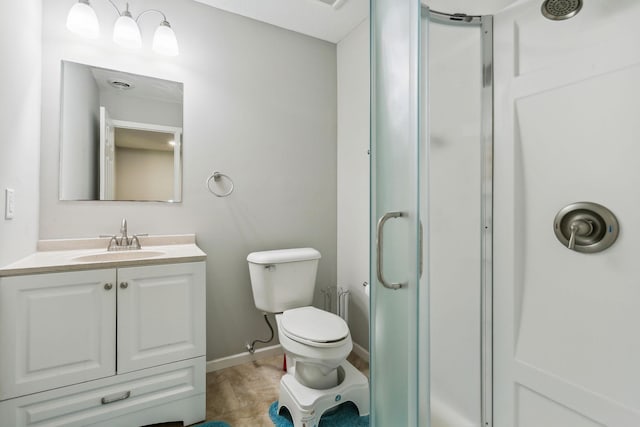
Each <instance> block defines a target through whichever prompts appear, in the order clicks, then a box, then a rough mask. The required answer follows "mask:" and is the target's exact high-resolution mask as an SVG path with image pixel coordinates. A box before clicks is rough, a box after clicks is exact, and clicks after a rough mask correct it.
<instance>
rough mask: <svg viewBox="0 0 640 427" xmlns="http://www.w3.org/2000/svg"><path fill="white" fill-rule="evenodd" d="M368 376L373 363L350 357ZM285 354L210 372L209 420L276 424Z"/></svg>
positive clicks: (242, 426)
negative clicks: (273, 409) (272, 414)
mask: <svg viewBox="0 0 640 427" xmlns="http://www.w3.org/2000/svg"><path fill="white" fill-rule="evenodd" d="M348 360H349V361H350V362H351V364H352V365H353V366H355V367H356V368H357V369H359V370H360V371H361V372H362V373H364V374H365V375H366V376H367V377H368V376H369V362H368V361H366V360H363V359H361V358H360V357H358V356H356V355H355V354H353V353H352V354H351V355H350V356H349V358H348ZM282 375H283V372H282V356H281V355H280V356H275V357H270V358H267V359H262V360H257V361H254V362H249V363H245V364H243V365H238V366H233V367H231V368H226V369H222V370H220V371H215V372H210V373H208V374H207V420H208V421H213V420H217V421H226V422H227V423H229V424H230V425H231V426H232V427H273V423H272V422H271V419H270V418H269V406H270V405H271V404H272V403H273V402H274V401H276V400H278V386H279V382H280V377H282Z"/></svg>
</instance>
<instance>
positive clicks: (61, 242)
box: [0, 234, 207, 277]
mask: <svg viewBox="0 0 640 427" xmlns="http://www.w3.org/2000/svg"><path fill="white" fill-rule="evenodd" d="M108 244H109V238H87V239H56V240H40V241H39V242H38V249H37V252H35V253H33V254H31V255H29V256H26V257H24V258H22V259H20V260H18V261H16V262H13V263H11V264H9V265H6V266H4V267H1V268H0V277H3V276H19V275H25V274H42V273H54V272H61V271H78V270H95V269H100V268H114V267H133V266H141V265H156V264H169V263H182V262H196V261H204V260H205V259H206V257H207V255H206V254H205V253H204V252H202V250H201V249H200V248H199V247H198V246H196V238H195V235H194V234H183V235H172V236H147V237H140V244H141V246H142V249H139V250H135V249H134V250H125V251H113V252H107V250H106V248H107V246H108ZM136 251H139V252H141V253H145V252H147V253H151V252H155V253H154V254H153V256H151V257H142V258H134V259H109V260H97V261H96V260H91V261H86V260H85V261H80V260H77V258H79V257H85V258H87V257H89V258H91V257H92V256H98V257H99V256H100V255H101V254H108V255H115V256H116V257H117V254H125V255H124V256H126V253H131V254H133V253H135V252H136ZM158 253H161V254H159V255H158Z"/></svg>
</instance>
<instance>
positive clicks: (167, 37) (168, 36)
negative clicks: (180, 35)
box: [151, 21, 179, 56]
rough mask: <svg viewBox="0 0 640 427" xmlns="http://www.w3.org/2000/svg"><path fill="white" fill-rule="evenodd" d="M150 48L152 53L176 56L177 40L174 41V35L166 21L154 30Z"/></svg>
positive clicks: (177, 51)
mask: <svg viewBox="0 0 640 427" xmlns="http://www.w3.org/2000/svg"><path fill="white" fill-rule="evenodd" d="M151 48H152V49H153V51H154V52H156V53H159V54H162V55H167V56H177V55H178V53H179V50H178V40H176V35H175V33H174V32H173V29H172V28H171V25H169V23H168V22H167V21H162V22H161V23H160V25H159V26H158V28H156V32H155V33H154V34H153V45H152V46H151Z"/></svg>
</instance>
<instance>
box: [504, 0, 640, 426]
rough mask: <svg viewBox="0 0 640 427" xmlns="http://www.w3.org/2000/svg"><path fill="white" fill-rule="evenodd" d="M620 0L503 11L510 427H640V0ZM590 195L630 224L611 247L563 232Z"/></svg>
mask: <svg viewBox="0 0 640 427" xmlns="http://www.w3.org/2000/svg"><path fill="white" fill-rule="evenodd" d="M611 3H612V2H610V1H609V2H608V1H592V2H588V3H587V2H585V5H584V7H583V9H582V11H581V12H580V13H579V14H578V15H577V16H576V17H574V18H572V19H570V20H567V21H561V22H553V21H548V20H546V19H545V18H544V17H543V16H542V15H541V14H540V3H539V2H537V1H535V2H526V3H524V4H521V5H520V6H518V7H516V8H514V9H511V10H509V11H506V12H504V13H502V14H499V15H498V16H496V21H495V22H496V45H497V47H498V49H497V53H496V58H495V62H496V112H495V114H496V117H495V120H496V141H495V143H496V152H495V168H496V170H495V236H496V238H495V252H494V259H495V266H494V273H495V279H494V286H495V288H494V295H495V300H494V310H495V313H494V325H495V330H494V338H495V348H494V361H495V363H494V369H495V396H494V398H495V399H494V402H495V406H494V408H495V410H494V414H495V423H494V425H495V426H496V427H539V426H545V427H546V426H548V427H555V426H557V427H594V426H609V427H630V426H636V425H640V365H639V364H638V360H640V339H639V338H638V333H637V325H639V324H640V310H638V303H639V302H640V285H639V282H638V278H639V277H640V263H638V261H637V256H636V254H637V243H636V242H637V241H640V225H639V223H638V221H637V218H638V216H639V211H640V193H638V190H637V187H638V183H640V168H639V167H638V165H637V164H638V160H637V159H638V158H639V157H640V144H639V142H640V141H639V139H640V120H638V112H640V28H639V27H638V26H637V25H636V24H633V22H632V19H634V18H633V17H635V19H637V17H639V16H640V4H637V2H635V1H626V0H625V1H620V2H615V3H616V4H615V6H614V7H612V5H611ZM580 201H591V202H596V203H599V204H602V205H604V206H607V207H608V208H609V209H611V210H612V211H613V212H614V214H615V215H616V216H617V218H618V220H619V222H620V236H619V238H618V240H617V241H616V243H615V244H614V245H613V246H611V247H610V248H609V249H607V250H606V251H604V252H601V253H595V254H584V253H578V252H575V251H572V250H569V249H568V248H566V247H564V246H563V245H562V244H561V243H560V242H559V241H558V240H557V239H556V237H555V234H554V231H553V220H554V217H555V215H556V213H557V212H558V211H559V210H560V209H561V208H563V207H564V206H565V205H567V204H570V203H573V202H580Z"/></svg>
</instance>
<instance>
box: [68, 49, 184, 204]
mask: <svg viewBox="0 0 640 427" xmlns="http://www.w3.org/2000/svg"><path fill="white" fill-rule="evenodd" d="M61 93H62V97H61V98H62V99H61V102H62V105H61V120H60V126H61V129H60V134H61V142H60V151H61V152H60V200H141V201H151V200H153V201H168V202H178V201H181V192H182V182H181V181H182V160H181V153H182V111H183V110H182V104H183V88H182V83H177V82H172V81H168V80H160V79H156V78H152V77H147V76H140V75H135V74H130V73H124V72H120V71H114V70H108V69H104V68H98V67H92V66H88V65H84V64H77V63H74V62H68V61H62V90H61Z"/></svg>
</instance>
